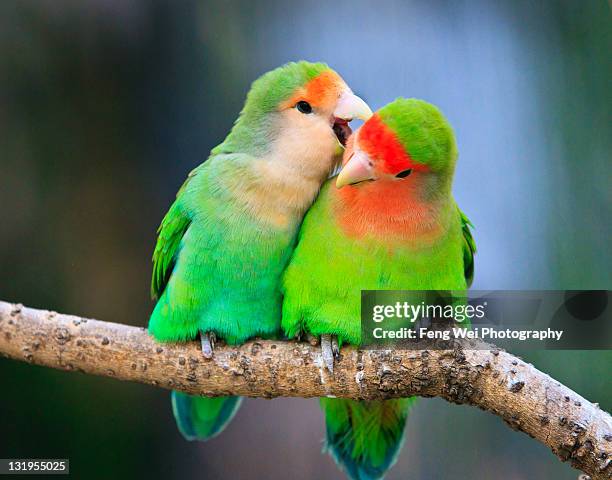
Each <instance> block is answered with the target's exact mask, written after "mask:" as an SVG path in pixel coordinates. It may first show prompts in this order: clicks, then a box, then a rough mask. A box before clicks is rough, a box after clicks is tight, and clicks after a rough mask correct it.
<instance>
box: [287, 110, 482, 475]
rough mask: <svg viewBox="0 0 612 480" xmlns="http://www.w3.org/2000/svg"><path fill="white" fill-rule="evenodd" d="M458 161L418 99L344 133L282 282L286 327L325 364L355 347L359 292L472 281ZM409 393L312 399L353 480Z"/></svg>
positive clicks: (382, 445)
mask: <svg viewBox="0 0 612 480" xmlns="http://www.w3.org/2000/svg"><path fill="white" fill-rule="evenodd" d="M456 158H457V148H456V144H455V138H454V133H453V130H452V128H451V126H450V125H449V123H448V122H447V120H446V119H445V118H444V116H443V115H442V113H441V112H440V111H439V110H438V109H437V108H436V107H435V106H433V105H431V104H429V103H427V102H424V101H422V100H416V99H403V98H399V99H397V100H395V101H394V102H392V103H390V104H388V105H386V106H385V107H383V108H381V109H380V110H379V111H377V112H376V113H375V114H374V115H373V116H372V117H371V118H370V119H369V120H368V121H367V122H366V123H364V124H363V126H362V127H361V128H360V129H359V130H357V131H356V132H355V133H354V134H353V135H352V136H351V138H350V140H349V142H348V146H347V149H346V151H345V153H344V166H343V168H342V170H341V172H340V174H339V175H338V176H337V178H335V179H331V180H329V181H327V182H326V184H325V185H324V186H323V188H322V189H321V193H320V194H319V196H318V198H317V200H316V202H315V203H314V205H313V206H312V207H311V209H310V210H309V212H308V214H307V215H306V217H305V219H304V223H303V225H302V227H301V230H300V233H299V243H298V245H297V247H296V249H295V251H294V252H293V255H292V258H291V261H290V263H289V266H288V267H287V270H286V272H285V274H284V277H283V286H282V290H283V294H284V301H283V318H282V328H283V330H284V332H285V333H286V335H287V336H288V337H290V338H291V337H294V336H296V335H300V334H303V333H307V334H310V335H312V336H315V337H320V338H321V347H322V353H323V358H324V360H325V362H326V364H327V368H328V369H329V370H330V371H331V372H333V365H334V361H335V360H336V359H337V355H338V352H339V346H342V345H343V344H345V343H348V344H352V345H357V346H358V345H360V342H361V316H360V306H361V290H365V289H369V290H384V289H386V290H458V291H463V292H465V290H466V289H467V287H468V286H469V285H470V284H471V282H472V278H473V274H474V253H475V251H476V247H475V243H474V239H473V237H472V234H471V232H470V226H471V224H470V222H469V220H468V219H467V217H466V216H465V215H464V214H463V213H462V212H461V210H459V208H458V207H457V204H456V203H455V200H454V199H453V196H452V193H451V187H452V181H453V173H454V169H455V161H456ZM334 184H335V185H334ZM413 401H414V398H402V399H392V400H384V401H355V400H346V399H335V398H322V399H321V400H320V404H321V408H322V410H323V411H324V414H325V422H326V449H327V451H328V452H330V454H331V455H332V457H333V458H334V459H335V461H336V462H337V463H338V465H339V466H340V468H342V469H343V470H345V471H346V473H347V474H348V476H349V477H350V478H352V479H354V480H366V479H379V478H382V477H383V476H384V474H385V472H386V471H387V470H388V469H389V468H390V467H391V466H392V465H393V463H394V462H395V460H396V459H397V455H398V453H399V450H400V448H401V445H402V442H403V436H404V426H405V423H406V419H407V416H408V412H409V410H410V407H411V405H412V403H413Z"/></svg>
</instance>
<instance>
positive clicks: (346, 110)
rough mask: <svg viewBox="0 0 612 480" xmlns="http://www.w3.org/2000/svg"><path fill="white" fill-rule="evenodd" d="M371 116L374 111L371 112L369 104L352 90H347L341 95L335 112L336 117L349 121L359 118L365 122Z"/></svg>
mask: <svg viewBox="0 0 612 480" xmlns="http://www.w3.org/2000/svg"><path fill="white" fill-rule="evenodd" d="M371 116H372V110H370V107H368V104H367V103H365V102H364V101H363V100H362V99H361V98H359V97H358V96H357V95H355V94H354V93H353V92H351V91H350V90H345V91H344V92H343V93H342V95H340V98H339V99H338V103H337V104H336V109H335V110H334V117H336V118H341V119H343V120H349V121H350V120H353V119H354V118H358V119H360V120H363V121H364V122H365V121H367V120H368V119H369V118H370V117H371Z"/></svg>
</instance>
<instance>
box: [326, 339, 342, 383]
mask: <svg viewBox="0 0 612 480" xmlns="http://www.w3.org/2000/svg"><path fill="white" fill-rule="evenodd" d="M321 353H322V355H323V361H324V362H325V366H326V367H327V369H328V370H329V373H331V374H332V375H333V374H334V361H335V360H336V358H338V355H340V347H339V346H338V337H337V336H336V335H330V334H323V335H321Z"/></svg>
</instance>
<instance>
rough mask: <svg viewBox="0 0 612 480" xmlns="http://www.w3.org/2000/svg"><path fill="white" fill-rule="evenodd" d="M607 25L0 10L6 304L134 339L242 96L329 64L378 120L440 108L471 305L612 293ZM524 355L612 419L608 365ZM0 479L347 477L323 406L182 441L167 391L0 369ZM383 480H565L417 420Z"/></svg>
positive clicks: (434, 4)
mask: <svg viewBox="0 0 612 480" xmlns="http://www.w3.org/2000/svg"><path fill="white" fill-rule="evenodd" d="M611 32H612V30H611V13H610V7H609V5H608V3H607V2H606V1H604V0H597V1H596V0H584V1H580V2H578V1H572V0H566V1H546V2H532V1H527V0H514V1H491V0H470V1H467V0H464V1H450V0H448V1H442V0H439V1H381V2H373V1H371V2H359V1H355V0H353V1H344V0H337V1H335V2H325V1H311V2H286V1H275V0H270V1H265V2H250V1H242V2H240V1H238V2H236V1H221V0H219V1H207V2H195V1H182V2H170V1H162V0H156V1H144V0H141V1H131V2H124V1H121V0H95V1H94V0H83V1H73V0H53V1H51V0H47V1H43V0H40V1H33V0H22V1H17V0H6V1H3V2H1V3H0V179H1V182H0V219H1V221H0V299H2V300H9V301H19V302H22V303H24V304H27V305H30V306H34V307H41V308H48V309H54V310H57V311H62V312H67V313H75V314H79V315H84V316H89V317H96V318H100V319H104V320H109V321H116V322H124V323H130V324H134V325H145V324H146V322H147V318H148V314H149V313H150V310H151V308H152V303H151V301H150V300H149V294H148V292H149V277H150V268H151V265H150V256H151V252H152V249H153V245H154V240H155V230H156V227H157V225H158V224H159V222H160V220H161V218H162V216H163V214H164V213H165V211H166V209H167V208H168V206H169V205H170V203H171V202H172V199H173V197H174V194H175V192H176V190H177V189H178V188H179V186H180V185H181V183H182V181H183V180H184V178H185V177H186V175H187V173H188V172H189V171H190V170H191V169H192V168H193V167H194V166H195V165H197V164H198V163H200V162H202V161H203V160H204V159H205V158H206V157H207V155H208V152H209V151H210V149H211V148H212V147H213V146H215V145H216V144H218V143H220V141H221V140H222V139H223V138H224V136H225V135H226V133H227V132H228V131H229V129H230V127H231V125H232V122H233V120H234V119H235V118H236V116H237V114H238V112H239V110H240V108H241V105H242V103H243V100H244V96H245V94H246V92H247V90H248V88H249V85H250V83H251V82H252V81H253V80H254V79H255V78H256V77H257V76H259V75H260V74H262V73H263V72H265V71H267V70H269V69H272V68H274V67H276V66H278V65H280V64H282V63H284V62H287V61H290V60H299V59H308V60H313V61H324V62H327V63H329V64H330V65H331V66H332V67H333V68H335V69H336V70H337V71H338V72H340V73H341V74H342V75H343V77H344V78H345V79H346V80H347V82H348V83H349V84H350V85H351V86H352V87H353V89H354V90H355V92H356V93H358V94H359V95H360V96H362V97H363V98H364V99H366V101H367V102H368V103H369V104H370V105H371V106H372V107H373V108H377V107H380V106H382V105H383V104H385V103H387V102H388V101H390V100H392V99H394V98H395V97H396V96H400V95H401V96H410V97H419V98H423V99H425V100H428V101H430V102H433V103H435V104H437V105H438V106H439V107H440V108H441V109H442V110H443V111H444V112H445V113H446V115H447V117H448V118H449V120H450V122H451V123H452V124H453V126H454V127H455V130H456V134H457V138H458V143H459V150H460V157H459V163H458V169H457V175H456V180H455V188H454V192H455V196H456V198H457V201H458V203H459V205H460V206H461V207H462V209H463V210H464V211H465V212H466V213H467V214H468V215H469V216H470V218H471V219H472V221H473V222H474V224H475V226H476V230H475V237H476V241H477V243H478V248H479V251H478V256H477V257H476V279H475V283H474V288H477V289H483V290H484V289H502V288H504V289H557V288H559V289H561V288H566V289H570V288H572V289H587V288H589V289H590V288H592V289H609V288H611V287H612V282H611V273H610V272H611V270H612V269H611V267H612V261H611V255H610V248H609V245H610V233H611V223H610V218H611V215H610V214H611V211H610V209H611V205H612V202H611V193H610V192H611V190H610V184H611V183H610V180H611V178H610V173H611V170H610V151H611V147H612V145H611V143H612V135H611V133H612V132H611V125H612V122H611V120H612V118H611V117H612V115H611V113H612V102H611V100H612V98H611V95H610V91H611V89H610V79H611V73H612V63H611V57H610V51H612V48H611V47H612V38H611ZM524 357H525V358H526V359H527V360H528V361H531V362H533V363H535V365H536V366H538V367H539V368H541V369H543V370H545V371H546V372H548V373H550V374H551V375H553V376H554V377H556V378H557V379H559V380H560V381H562V382H564V383H566V384H567V385H568V386H570V387H572V388H574V389H576V390H577V391H578V392H579V393H581V394H582V395H584V396H585V397H587V398H588V399H590V400H592V401H597V402H599V403H600V404H601V405H602V407H603V408H606V409H607V410H610V409H612V397H611V393H612V386H611V382H610V366H611V365H612V354H611V352H609V351H608V352H577V351H575V352H568V351H564V352H530V353H529V354H525V355H524ZM0 381H1V384H2V395H1V396H0V457H3V458H7V457H42V458H51V457H61V458H70V460H71V470H72V472H73V473H72V475H73V476H74V477H75V478H90V479H97V478H101V479H102V478H104V479H106V478H112V477H118V478H124V477H125V478H142V477H148V478H165V479H171V478H181V479H183V478H206V479H234V478H260V477H261V478H267V479H284V478H287V477H288V476H291V478H293V479H294V480H298V479H308V478H321V479H323V478H325V479H335V478H342V477H341V475H340V474H339V473H338V471H337V469H336V468H335V466H334V464H333V461H332V460H330V458H329V457H327V456H322V455H320V449H321V439H322V438H323V421H322V418H321V415H320V412H319V410H318V406H317V402H316V400H300V399H277V400H271V401H269V400H247V401H246V404H245V407H244V408H243V409H242V410H241V411H240V412H239V414H238V415H237V417H236V419H235V421H234V422H233V423H232V424H231V425H230V427H229V428H228V430H227V431H226V432H225V434H224V435H222V436H220V437H218V438H217V439H215V440H213V441H211V442H209V443H207V444H191V443H187V442H184V441H183V440H182V438H181V437H180V436H179V434H178V432H177V431H176V428H175V425H174V421H173V419H172V415H171V411H170V408H169V407H170V406H169V401H168V400H169V398H168V392H166V391H164V390H161V389H155V388H152V387H147V386H142V385H136V384H130V383H120V382H117V381H114V380H110V379H105V378H95V377H88V376H84V375H81V374H74V373H73V374H68V373H63V372H56V371H51V370H48V369H43V368H39V367H33V366H29V365H25V364H21V363H17V362H12V361H8V360H0ZM413 412H414V413H413V415H412V417H411V418H410V421H409V425H408V429H409V433H408V435H407V440H406V444H405V446H404V449H403V452H402V454H401V457H400V460H399V462H398V464H397V466H396V467H395V468H394V469H393V470H391V472H390V473H389V475H388V477H387V478H389V479H399V478H405V479H438V478H458V479H463V478H466V479H467V478H469V479H488V478H492V477H496V478H503V479H525V478H555V479H575V478H576V477H577V475H578V472H576V471H574V470H572V469H571V468H570V467H569V466H567V465H564V464H561V463H560V462H558V460H557V459H556V457H554V456H553V454H552V453H550V452H549V451H548V450H547V449H546V448H545V447H543V446H541V445H539V444H538V443H536V442H535V441H533V440H532V439H530V438H528V437H527V436H525V435H523V434H521V433H518V432H514V431H512V430H511V429H509V428H508V427H507V426H505V425H504V424H503V422H502V421H501V420H500V419H499V418H498V417H495V416H492V415H490V414H487V413H484V412H481V411H479V410H476V409H474V408H471V407H463V406H456V405H450V404H447V403H445V402H443V401H441V400H424V401H421V402H420V403H419V404H418V406H417V407H416V408H415V409H414V410H413Z"/></svg>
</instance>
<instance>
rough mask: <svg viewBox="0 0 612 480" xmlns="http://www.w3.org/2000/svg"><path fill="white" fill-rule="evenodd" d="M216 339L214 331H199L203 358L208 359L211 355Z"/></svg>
mask: <svg viewBox="0 0 612 480" xmlns="http://www.w3.org/2000/svg"><path fill="white" fill-rule="evenodd" d="M216 340H217V336H216V335H215V332H202V331H200V342H201V343H202V355H204V358H208V359H210V358H212V357H213V353H214V351H215V341H216Z"/></svg>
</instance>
